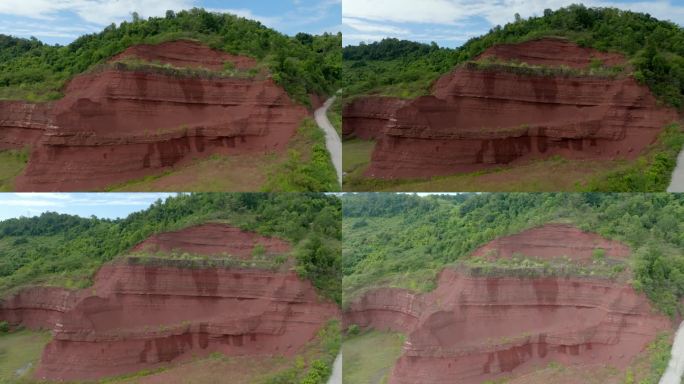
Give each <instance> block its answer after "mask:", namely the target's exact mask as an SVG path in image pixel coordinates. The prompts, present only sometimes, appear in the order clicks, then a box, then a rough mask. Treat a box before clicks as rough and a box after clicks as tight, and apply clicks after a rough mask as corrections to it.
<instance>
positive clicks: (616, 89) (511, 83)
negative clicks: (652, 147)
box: [344, 39, 677, 178]
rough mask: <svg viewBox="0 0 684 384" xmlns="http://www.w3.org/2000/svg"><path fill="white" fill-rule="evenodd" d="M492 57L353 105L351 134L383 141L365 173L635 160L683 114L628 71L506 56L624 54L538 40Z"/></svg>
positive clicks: (580, 58) (578, 60) (348, 118)
mask: <svg viewBox="0 0 684 384" xmlns="http://www.w3.org/2000/svg"><path fill="white" fill-rule="evenodd" d="M554 51H556V52H563V54H562V55H560V54H556V55H553V52H554ZM491 57H493V58H496V59H498V60H501V61H503V62H504V64H501V65H496V66H491V67H490V68H487V67H486V66H482V67H481V66H478V65H461V66H459V67H457V68H456V69H455V70H454V71H453V72H451V73H449V74H446V75H444V76H442V77H441V78H440V79H439V80H438V81H436V82H435V84H434V85H433V90H432V94H431V95H429V96H422V97H419V98H416V99H414V100H410V101H401V102H399V101H397V100H396V99H392V98H388V99H382V98H377V97H371V98H359V99H357V100H356V101H354V102H352V103H351V104H349V105H348V106H347V107H346V109H345V114H344V119H345V125H347V128H346V134H347V135H348V136H353V135H355V134H356V132H359V133H358V135H359V136H360V137H369V138H374V139H376V140H377V142H378V143H377V145H376V147H375V150H374V152H373V155H372V161H371V164H370V167H369V168H368V169H367V171H366V175H367V176H370V177H375V178H422V177H430V176H435V175H447V174H455V173H461V172H472V171H478V170H483V169H487V168H491V167H497V166H501V165H503V164H510V163H513V162H520V161H526V160H530V159H534V158H544V157H549V156H553V155H561V156H564V157H567V158H571V159H600V160H609V159H617V158H626V159H632V158H635V157H636V156H637V155H638V154H639V153H641V152H642V151H643V150H644V149H645V148H646V147H647V146H648V145H649V144H651V143H652V142H653V141H654V140H655V138H656V137H657V135H658V133H659V132H660V131H661V129H662V127H663V126H664V125H666V124H668V123H670V122H672V121H674V120H676V119H677V113H676V111H674V110H673V109H670V108H666V107H663V106H660V105H659V104H658V103H657V101H656V99H655V98H654V97H653V95H652V94H651V92H650V91H649V89H648V88H647V87H646V86H643V85H640V84H638V83H637V82H636V81H635V80H634V78H632V77H631V76H626V75H624V74H623V75H618V76H617V77H614V78H612V77H606V76H593V75H589V74H576V75H575V74H572V73H570V72H566V73H563V72H562V71H561V72H559V74H558V75H549V74H541V73H540V74H536V73H535V71H534V70H529V71H523V70H515V68H513V67H507V65H506V64H505V63H506V62H509V63H510V62H515V63H520V62H523V63H527V64H532V65H547V66H553V67H558V66H566V67H573V68H576V69H588V67H589V65H590V64H591V62H592V60H602V62H603V63H604V64H606V65H617V64H621V65H623V66H625V67H627V64H626V61H625V60H624V58H622V57H621V56H620V55H617V54H607V53H602V52H598V51H594V50H590V49H587V48H581V47H579V46H577V45H575V44H573V43H570V42H567V41H564V40H560V39H541V40H536V41H532V42H527V43H522V44H518V45H505V46H495V47H492V48H490V49H489V50H487V51H486V52H484V53H483V54H482V55H481V56H480V58H479V59H484V58H491ZM479 59H478V60H479ZM509 65H513V64H509ZM508 69H510V70H508ZM628 71H629V69H628V68H626V69H625V72H628ZM369 132H372V134H369Z"/></svg>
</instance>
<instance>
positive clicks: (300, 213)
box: [0, 193, 341, 301]
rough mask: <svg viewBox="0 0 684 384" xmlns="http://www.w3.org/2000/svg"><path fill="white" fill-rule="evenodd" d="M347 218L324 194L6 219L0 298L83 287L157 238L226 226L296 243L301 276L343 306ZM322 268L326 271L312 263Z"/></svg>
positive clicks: (221, 197) (0, 235) (238, 196)
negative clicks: (47, 287) (35, 288)
mask: <svg viewBox="0 0 684 384" xmlns="http://www.w3.org/2000/svg"><path fill="white" fill-rule="evenodd" d="M340 216H341V206H340V201H339V199H338V198H337V197H334V196H327V195H324V194H315V193H312V194H268V193H228V194H226V193H196V194H182V195H178V196H175V197H169V198H167V199H166V200H165V201H162V200H158V201H157V202H156V203H154V204H153V205H152V206H150V207H149V208H148V209H146V210H144V211H140V212H136V213H132V214H130V215H129V216H128V217H126V218H125V219H118V220H101V219H97V218H95V217H93V218H90V219H83V218H79V217H74V216H68V215H58V214H56V213H45V214H43V215H41V216H40V217H35V218H19V219H12V220H6V221H2V222H0V291H7V290H8V289H11V288H14V287H17V286H21V285H26V284H32V283H33V284H35V283H50V284H59V285H64V286H67V287H71V288H81V287H83V286H85V285H87V284H88V283H89V279H90V277H91V276H92V274H93V273H94V272H95V270H96V269H97V268H98V267H99V266H101V265H102V263H104V262H107V261H109V260H112V259H113V258H115V257H116V256H119V255H122V254H125V253H126V252H127V251H128V250H129V249H130V248H131V247H132V246H134V245H135V244H137V243H139V242H141V241H142V240H144V239H145V238H147V237H149V236H150V235H152V234H154V233H158V232H163V231H170V230H176V229H180V228H184V227H187V226H190V225H195V224H200V223H204V222H206V221H209V220H221V221H228V222H229V223H231V224H233V225H236V226H239V227H240V228H242V229H244V230H248V231H256V232H259V233H261V234H264V235H273V236H278V237H282V238H284V239H287V240H289V241H290V242H291V243H292V244H293V246H294V247H295V249H296V252H297V270H298V271H300V273H301V274H302V276H303V277H306V278H309V279H311V281H312V282H313V284H314V285H315V286H316V287H317V288H318V289H319V290H320V292H321V293H322V294H323V295H325V296H327V297H329V298H331V299H334V300H338V301H339V300H340V292H339V291H340V273H339V270H340V267H339V266H340V263H341V261H340V245H339V244H340V238H341V228H340ZM309 253H310V254H309ZM319 261H321V262H324V265H322V266H319V265H309V264H308V263H316V262H319ZM322 274H330V275H329V276H323V275H322Z"/></svg>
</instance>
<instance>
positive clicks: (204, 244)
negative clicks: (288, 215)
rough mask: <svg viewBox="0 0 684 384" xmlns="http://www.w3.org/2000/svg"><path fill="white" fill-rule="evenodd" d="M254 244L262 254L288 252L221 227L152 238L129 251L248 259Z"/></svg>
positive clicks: (279, 244) (276, 242) (274, 242)
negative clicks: (261, 248) (262, 250)
mask: <svg viewBox="0 0 684 384" xmlns="http://www.w3.org/2000/svg"><path fill="white" fill-rule="evenodd" d="M257 244H259V245H262V246H263V248H264V251H265V253H266V254H284V253H287V252H289V251H290V250H291V247H290V245H289V244H288V243H287V242H286V241H284V240H281V239H277V238H273V237H265V236H261V235H259V234H256V233H254V232H247V231H243V230H241V229H240V228H236V227H232V226H229V225H225V224H218V223H209V224H202V225H198V226H194V227H190V228H185V229H182V230H179V231H174V232H164V233H160V234H156V235H153V236H151V237H150V238H148V239H146V240H145V241H143V242H142V243H140V244H138V245H136V246H135V247H133V251H134V252H136V251H138V252H139V251H145V252H152V253H156V252H172V251H180V252H187V253H190V254H201V255H223V254H226V255H230V256H234V257H239V258H243V259H248V258H250V257H251V256H252V252H253V251H254V247H255V246H256V245H257Z"/></svg>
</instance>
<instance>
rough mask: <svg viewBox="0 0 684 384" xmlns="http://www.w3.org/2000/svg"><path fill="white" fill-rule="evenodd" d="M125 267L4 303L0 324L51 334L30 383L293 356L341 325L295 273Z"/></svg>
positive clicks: (111, 267) (169, 264)
mask: <svg viewBox="0 0 684 384" xmlns="http://www.w3.org/2000/svg"><path fill="white" fill-rule="evenodd" d="M199 228H202V227H199ZM187 232H188V233H197V227H196V228H193V229H189V230H188V231H187ZM180 234H181V235H179V236H178V237H181V238H182V237H183V235H187V233H185V234H183V233H182V231H181V232H180ZM157 238H159V237H157ZM266 240H267V241H270V240H272V239H266ZM127 260H128V262H125V261H120V262H116V263H111V264H108V265H105V266H103V267H102V268H101V269H100V270H99V271H98V273H97V274H96V276H95V279H94V284H93V286H92V287H90V288H87V289H83V290H80V291H66V290H63V289H58V288H27V289H24V290H22V291H20V292H19V293H18V294H16V295H15V296H13V297H12V298H10V299H8V300H6V301H5V302H3V303H2V306H1V309H0V319H2V320H7V321H10V322H11V323H22V324H24V325H26V326H27V327H30V328H51V329H53V335H54V339H53V340H52V341H51V342H50V343H49V344H48V345H47V346H46V348H45V350H44V351H43V355H42V358H41V361H40V363H39V365H38V367H37V370H36V374H35V376H36V378H38V379H48V380H95V379H99V378H102V377H106V376H114V375H120V374H124V373H131V372H136V371H140V370H143V369H154V368H155V367H159V366H162V365H164V364H166V363H170V362H172V363H175V362H180V361H185V360H190V359H192V358H194V357H202V356H207V355H209V354H210V353H212V352H220V353H223V354H226V355H229V356H237V355H292V354H295V353H297V352H298V351H299V350H300V348H301V347H302V346H303V345H304V344H306V343H307V342H308V341H309V340H311V339H312V338H313V337H314V336H315V334H316V332H317V331H318V329H319V328H320V327H321V326H322V325H323V324H324V323H325V322H326V321H327V320H329V319H331V318H333V317H336V316H338V309H337V307H336V305H334V304H333V303H330V302H327V301H324V300H322V299H320V298H319V296H318V294H317V292H316V290H315V289H314V287H313V286H312V285H311V283H310V282H308V281H304V280H301V279H300V278H299V277H298V276H297V275H296V273H294V272H292V271H282V270H281V271H273V270H265V269H247V268H220V267H219V268H215V267H212V268H203V267H201V265H202V264H201V263H199V264H198V265H195V266H193V267H180V266H179V265H180V264H182V263H176V262H173V261H171V260H167V261H163V260H162V261H157V262H156V263H155V264H154V265H141V264H139V263H136V262H133V261H134V260H133V259H127Z"/></svg>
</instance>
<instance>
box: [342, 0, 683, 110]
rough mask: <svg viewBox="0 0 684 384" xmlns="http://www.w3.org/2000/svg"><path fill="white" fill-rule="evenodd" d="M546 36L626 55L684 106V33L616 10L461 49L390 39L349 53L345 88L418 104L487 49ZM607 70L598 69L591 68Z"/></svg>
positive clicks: (552, 17)
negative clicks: (443, 78) (439, 82)
mask: <svg viewBox="0 0 684 384" xmlns="http://www.w3.org/2000/svg"><path fill="white" fill-rule="evenodd" d="M545 36H554V37H564V38H568V39H570V40H572V41H574V42H576V43H578V44H579V45H581V46H585V47H592V48H595V49H598V50H601V51H616V52H620V53H623V54H624V55H625V56H626V57H627V58H628V59H629V62H630V65H631V67H632V68H633V72H632V75H633V76H634V77H635V78H636V79H637V80H638V81H640V82H642V83H645V84H647V85H648V86H649V87H650V89H651V90H652V91H653V93H654V94H655V95H656V96H658V97H659V98H660V100H662V101H663V102H664V103H666V104H669V105H672V106H674V107H677V108H679V107H682V105H684V95H683V94H684V30H683V29H682V28H681V27H679V26H678V25H676V24H674V23H671V22H668V21H659V20H657V19H655V18H653V17H651V16H650V15H648V14H643V13H635V12H630V11H622V10H619V9H616V8H587V7H585V6H583V5H577V4H575V5H571V6H568V7H565V8H560V9H558V10H556V11H552V10H550V9H546V10H544V14H543V16H540V17H531V18H529V19H521V18H520V17H516V20H515V21H514V22H512V23H508V24H506V25H505V26H503V27H501V26H496V27H494V28H492V29H491V30H490V31H489V33H487V34H486V35H484V36H481V37H477V38H473V39H470V40H468V41H467V42H466V43H465V44H464V45H463V46H461V47H459V48H457V49H445V48H440V47H438V46H437V45H436V44H434V43H433V44H431V45H427V44H420V43H415V42H410V41H399V40H396V39H387V40H384V41H382V42H379V43H373V44H361V45H359V46H354V47H345V48H344V49H343V57H344V69H345V71H344V79H343V83H344V85H343V88H344V89H345V94H346V95H347V96H353V95H359V94H381V95H391V96H398V97H415V96H418V95H422V94H426V93H428V92H429V88H430V86H431V84H432V82H433V81H434V80H436V79H437V78H438V77H439V76H440V75H442V74H444V73H446V72H448V71H450V70H451V69H452V68H454V66H456V65H457V64H459V63H464V62H466V61H469V60H473V59H474V58H475V57H476V56H477V55H479V54H480V53H482V52H483V51H484V50H486V49H487V48H489V47H491V46H493V45H496V44H502V43H519V42H523V41H527V40H531V39H536V38H540V37H545ZM598 66H600V65H599V63H592V67H598Z"/></svg>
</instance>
